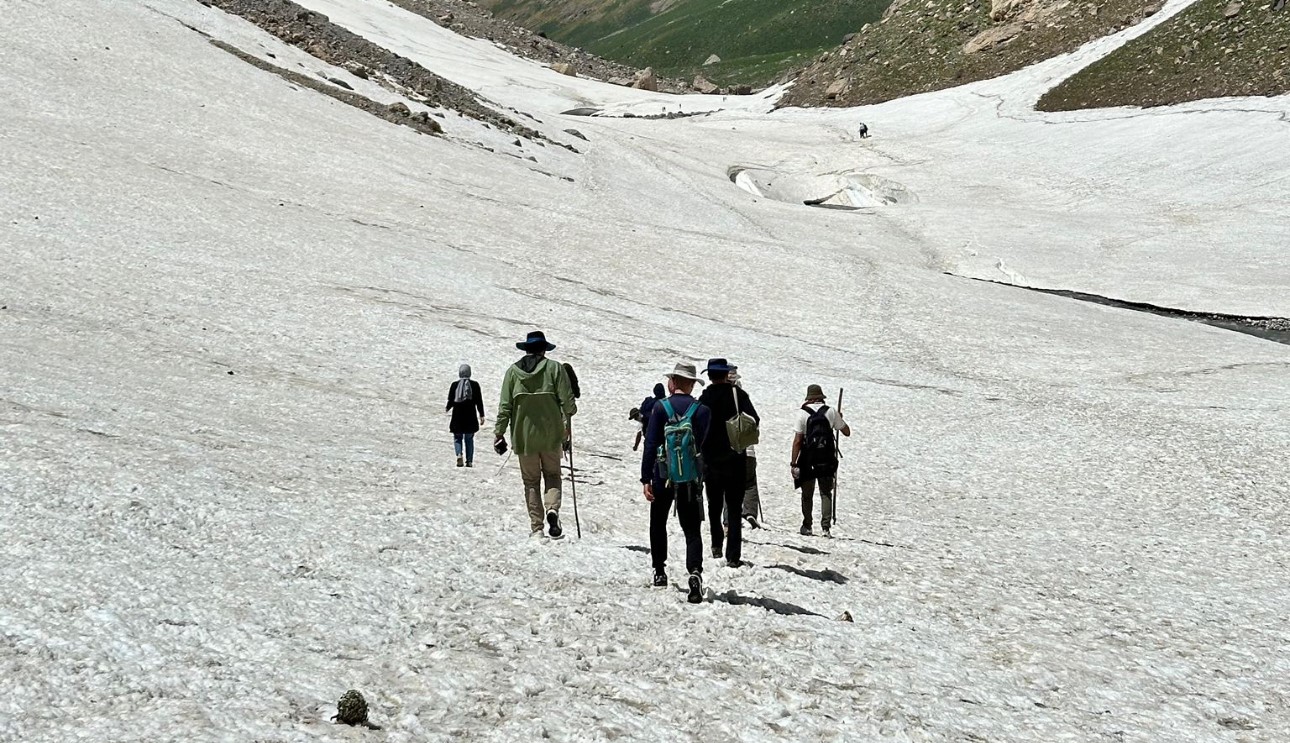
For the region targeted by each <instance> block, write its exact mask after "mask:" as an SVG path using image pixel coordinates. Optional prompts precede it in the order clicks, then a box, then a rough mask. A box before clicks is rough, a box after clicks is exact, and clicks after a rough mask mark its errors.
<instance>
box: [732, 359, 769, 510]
mask: <svg viewBox="0 0 1290 743" xmlns="http://www.w3.org/2000/svg"><path fill="white" fill-rule="evenodd" d="M730 383H731V384H733V385H734V386H736V387H738V388H739V389H741V390H742V389H743V388H744V386H743V380H742V379H740V377H739V367H737V366H735V365H734V364H731V365H730ZM756 449H757V447H755V446H750V447H748V448H747V449H744V454H746V455H747V456H748V461H747V464H746V465H745V466H744V513H743V517H744V521H746V522H748V528H749V529H758V528H760V527H761V523H760V522H759V521H758V514H759V513H760V512H761V493H760V492H759V491H758V490H757V451H756Z"/></svg>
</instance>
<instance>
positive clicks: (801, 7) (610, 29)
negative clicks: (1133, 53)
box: [491, 0, 890, 84]
mask: <svg viewBox="0 0 1290 743" xmlns="http://www.w3.org/2000/svg"><path fill="white" fill-rule="evenodd" d="M889 2H890V0H828V1H827V2H825V1H821V0H678V1H677V2H676V3H675V4H674V5H673V6H671V7H669V8H666V9H663V10H661V12H658V13H655V12H654V11H653V10H651V3H650V2H649V1H648V0H613V1H612V2H609V3H603V2H591V0H545V1H542V0H495V1H494V2H493V3H491V7H492V9H493V10H494V12H496V13H497V14H498V15H502V16H504V17H507V18H509V19H511V20H513V21H516V22H518V23H521V24H522V25H526V26H528V27H530V28H537V29H540V30H542V31H544V32H545V33H546V34H547V35H548V36H550V37H551V38H553V39H556V40H557V41H562V42H565V43H567V44H572V45H574V46H579V47H582V48H584V49H586V50H588V51H590V52H592V53H594V54H597V55H599V56H601V57H604V58H606V59H611V60H615V61H619V62H624V63H627V64H631V65H633V66H636V67H653V68H654V69H655V71H657V72H658V73H659V74H660V75H665V76H669V77H682V78H688V77H690V76H693V75H694V74H696V73H702V74H704V75H705V76H707V77H709V79H711V80H713V81H714V82H718V83H723V84H730V83H752V84H762V83H766V82H769V81H771V80H773V79H774V78H776V77H778V76H780V75H781V74H783V72H784V71H785V70H786V69H788V68H790V67H793V66H796V65H800V64H802V63H804V62H806V61H807V60H809V59H811V58H812V57H813V56H816V55H818V54H819V53H820V52H822V51H824V50H826V49H832V48H834V47H836V46H837V45H838V44H839V43H841V41H842V37H843V36H845V35H846V34H848V33H852V32H855V31H857V30H859V29H860V27H861V26H863V25H864V24H866V23H871V22H874V21H877V20H878V19H879V18H880V17H881V16H882V12H883V10H884V9H885V8H886V7H887V5H888V4H889ZM654 7H655V8H658V7H660V6H657V5H656V6H654ZM712 54H716V55H717V56H719V57H721V59H722V62H721V64H720V65H710V66H708V67H704V66H703V62H704V61H705V60H706V59H707V58H708V57H709V56H710V55H712Z"/></svg>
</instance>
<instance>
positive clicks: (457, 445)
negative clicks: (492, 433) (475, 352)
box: [447, 364, 484, 467]
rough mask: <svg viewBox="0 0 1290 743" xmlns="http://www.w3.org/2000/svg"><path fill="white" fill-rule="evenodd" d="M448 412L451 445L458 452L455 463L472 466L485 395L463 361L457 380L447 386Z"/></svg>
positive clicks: (482, 420) (461, 465) (458, 370)
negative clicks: (450, 415) (450, 417)
mask: <svg viewBox="0 0 1290 743" xmlns="http://www.w3.org/2000/svg"><path fill="white" fill-rule="evenodd" d="M447 411H448V412H450V413H452V421H451V422H450V423H449V424H448V430H449V431H452V447H453V449H454V450H456V452H457V466H458V467H474V466H475V432H476V431H478V430H479V426H480V424H482V423H483V422H484V395H483V393H481V392H480V390H479V382H476V381H473V380H472V379H471V378H470V364H462V365H461V366H460V367H458V369H457V381H456V382H453V383H452V386H451V387H449V388H448V408H447ZM463 449H464V450H465V457H464V458H463V457H462V451H463Z"/></svg>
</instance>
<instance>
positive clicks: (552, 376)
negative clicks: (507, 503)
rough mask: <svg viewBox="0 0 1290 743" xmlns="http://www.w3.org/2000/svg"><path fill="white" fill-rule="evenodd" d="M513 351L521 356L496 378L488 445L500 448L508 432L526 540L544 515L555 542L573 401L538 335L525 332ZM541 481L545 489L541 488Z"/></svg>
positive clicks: (563, 376)
mask: <svg viewBox="0 0 1290 743" xmlns="http://www.w3.org/2000/svg"><path fill="white" fill-rule="evenodd" d="M515 347H516V348H518V349H520V350H521V351H524V353H525V356H524V358H522V359H520V360H519V361H517V362H515V363H514V364H512V365H511V367H510V368H509V369H507V370H506V376H505V378H503V379H502V399H501V401H500V402H499V403H498V404H497V414H496V417H495V419H494V420H495V425H494V426H493V436H494V442H493V444H494V446H495V447H498V446H500V445H501V444H503V443H504V442H505V441H506V430H507V428H509V429H510V432H511V440H512V442H513V443H514V447H515V455H516V456H517V457H519V460H520V477H522V478H523V479H524V498H525V500H526V501H528V508H529V526H530V528H531V529H532V534H531V535H530V536H533V537H540V536H542V520H543V519H542V516H543V513H544V512H545V514H546V526H547V530H548V531H547V533H548V534H549V535H550V536H551V538H552V539H559V538H560V537H562V536H564V530H563V529H562V528H561V527H560V481H561V475H560V459H561V456H562V454H561V452H562V449H563V446H564V442H565V441H567V440H568V438H569V418H570V417H571V416H572V415H573V414H574V413H576V412H578V406H577V405H576V404H574V401H573V388H572V386H571V385H570V383H569V375H568V373H567V372H565V370H564V367H563V366H561V365H560V364H557V363H556V362H554V361H551V360H550V359H548V358H547V357H546V354H547V351H554V350H555V346H554V345H553V344H551V343H547V340H546V336H545V335H544V334H543V333H542V331H540V330H535V331H533V332H531V333H529V335H528V338H526V339H525V340H524V341H522V342H520V343H516V344H515ZM543 480H545V481H546V490H545V491H543V490H542V489H541V486H542V481H543ZM544 493H545V495H544Z"/></svg>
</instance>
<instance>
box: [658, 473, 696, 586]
mask: <svg viewBox="0 0 1290 743" xmlns="http://www.w3.org/2000/svg"><path fill="white" fill-rule="evenodd" d="M700 487H701V486H700V485H699V484H698V483H692V484H684V485H680V486H677V487H676V488H675V489H674V488H671V487H664V486H663V484H662V483H661V482H658V481H655V483H654V501H653V502H652V503H650V504H649V551H650V556H651V557H652V558H653V559H654V572H655V573H661V572H663V568H664V567H665V566H666V565H667V516H668V512H669V511H671V510H672V503H674V502H675V503H676V518H677V520H678V521H680V522H681V531H682V532H684V533H685V570H686V572H687V573H702V572H703V532H702V531H700V528H699V524H701V523H703V505H702V496H700V495H699V490H700ZM677 491H679V493H678V492H677Z"/></svg>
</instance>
